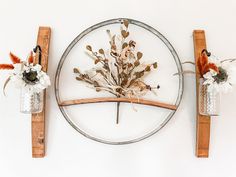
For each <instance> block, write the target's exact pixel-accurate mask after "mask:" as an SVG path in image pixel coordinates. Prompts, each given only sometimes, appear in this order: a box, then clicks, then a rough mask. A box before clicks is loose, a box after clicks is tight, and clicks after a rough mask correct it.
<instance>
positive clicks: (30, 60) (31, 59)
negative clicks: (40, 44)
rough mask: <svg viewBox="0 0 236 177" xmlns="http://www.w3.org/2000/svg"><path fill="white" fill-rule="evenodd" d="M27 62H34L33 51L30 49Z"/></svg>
mask: <svg viewBox="0 0 236 177" xmlns="http://www.w3.org/2000/svg"><path fill="white" fill-rule="evenodd" d="M28 62H29V63H33V62H34V57H33V52H32V51H31V52H30V56H29V58H28Z"/></svg>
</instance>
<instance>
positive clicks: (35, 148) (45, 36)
mask: <svg viewBox="0 0 236 177" xmlns="http://www.w3.org/2000/svg"><path fill="white" fill-rule="evenodd" d="M50 36H51V29H50V28H49V27H39V31H38V39H37V45H39V46H40V47H41V49H42V59H41V64H42V69H43V71H45V72H46V71H47V67H48V54H49V44H50ZM35 60H36V61H34V63H38V58H37V57H36V59H35ZM45 105H46V90H45V91H44V108H43V112H41V113H38V114H32V157H34V158H37V157H44V156H45Z"/></svg>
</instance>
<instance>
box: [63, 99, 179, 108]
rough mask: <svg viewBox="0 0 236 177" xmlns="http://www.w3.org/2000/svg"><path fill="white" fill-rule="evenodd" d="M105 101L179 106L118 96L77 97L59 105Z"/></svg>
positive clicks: (168, 106) (162, 106) (164, 106)
mask: <svg viewBox="0 0 236 177" xmlns="http://www.w3.org/2000/svg"><path fill="white" fill-rule="evenodd" d="M103 102H126V103H135V104H143V105H149V106H156V107H161V108H165V109H170V110H176V109H177V106H176V105H172V104H167V103H162V102H157V101H150V100H145V99H137V98H125V97H124V98H116V97H114V98H113V97H101V98H84V99H76V100H67V101H62V102H61V103H59V106H71V105H77V104H88V103H103Z"/></svg>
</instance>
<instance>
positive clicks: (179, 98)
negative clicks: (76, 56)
mask: <svg viewBox="0 0 236 177" xmlns="http://www.w3.org/2000/svg"><path fill="white" fill-rule="evenodd" d="M123 20H128V21H129V23H130V24H133V25H136V26H139V27H142V28H144V29H146V30H147V31H149V32H151V33H152V34H154V35H155V36H156V37H158V38H159V39H160V40H161V41H162V42H163V43H164V44H165V45H166V47H167V48H168V49H169V51H170V52H171V54H172V56H173V58H174V61H175V63H176V65H177V69H178V73H182V65H181V62H180V60H179V57H178V55H177V53H176V51H175V49H174V48H173V46H172V45H171V43H170V42H169V41H168V40H167V39H166V38H165V37H164V36H163V35H162V34H161V33H160V32H158V31H157V30H156V29H154V28H152V27H151V26H149V25H147V24H145V23H143V22H140V21H137V20H133V19H128V18H117V19H111V20H107V21H103V22H100V23H98V24H96V25H93V26H91V27H89V28H88V29H86V30H84V31H83V32H82V33H80V34H79V35H78V36H77V37H76V38H75V39H74V40H73V41H72V42H71V43H70V45H69V46H68V47H67V49H66V50H65V51H64V53H63V55H62V57H61V59H60V62H59V64H58V67H57V71H56V76H55V85H54V89H55V95H56V100H57V104H58V106H59V108H60V111H61V113H62V114H63V116H64V117H65V119H66V120H67V122H68V123H69V124H70V125H71V126H72V127H73V128H74V129H75V130H76V131H78V132H79V133H81V134H82V135H84V136H85V137H87V138H89V139H91V140H94V141H97V142H100V143H105V144H111V145H122V144H130V143H135V142H138V141H141V140H143V139H146V138H148V137H150V136H152V135H153V134H155V133H156V132H158V131H159V130H160V129H161V128H163V127H164V126H165V125H166V124H167V122H168V121H169V120H170V119H171V118H172V116H173V115H174V113H175V112H176V110H172V111H171V112H170V114H169V115H168V116H167V118H166V119H165V121H164V122H163V123H162V124H161V125H159V126H158V127H157V128H155V129H154V130H153V131H151V132H149V133H147V134H146V135H144V136H141V137H139V138H136V139H132V140H128V141H121V142H114V141H107V140H103V139H99V138H96V137H94V136H91V135H89V134H87V133H86V132H84V131H83V130H81V129H80V128H79V127H78V126H77V125H76V124H74V123H73V121H72V120H71V119H70V117H69V116H68V114H67V113H66V111H65V109H64V106H61V105H60V103H61V100H60V95H59V79H60V73H61V68H62V66H63V63H64V61H65V60H66V57H67V55H68V54H69V53H70V51H71V50H72V48H73V47H74V46H75V45H76V44H77V42H78V41H80V40H81V39H82V38H83V37H84V36H86V35H87V34H89V33H90V32H92V31H94V30H96V29H98V28H100V27H103V26H106V25H111V24H116V23H121V22H122V21H123ZM183 85H184V81H183V75H182V74H179V92H178V97H177V99H176V101H175V106H176V107H177V108H178V106H179V104H180V102H181V99H182V95H183Z"/></svg>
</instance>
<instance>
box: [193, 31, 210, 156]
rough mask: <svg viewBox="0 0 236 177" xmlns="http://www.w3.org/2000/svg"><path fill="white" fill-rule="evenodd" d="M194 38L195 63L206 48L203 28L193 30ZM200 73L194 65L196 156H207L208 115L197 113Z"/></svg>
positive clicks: (208, 139) (208, 140)
mask: <svg viewBox="0 0 236 177" xmlns="http://www.w3.org/2000/svg"><path fill="white" fill-rule="evenodd" d="M193 40H194V55H195V63H197V60H198V58H199V55H200V54H201V52H202V50H203V49H206V38H205V32H204V30H194V31H193ZM199 79H200V74H199V71H198V68H197V65H196V95H197V104H196V105H197V109H196V119H197V122H196V129H197V130H196V131H197V132H196V156H197V157H208V156H209V142H210V123H211V118H210V116H203V115H200V114H199V108H198V99H199V95H198V88H199Z"/></svg>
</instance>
